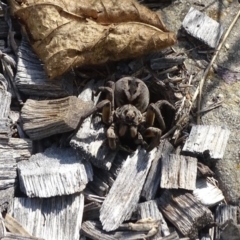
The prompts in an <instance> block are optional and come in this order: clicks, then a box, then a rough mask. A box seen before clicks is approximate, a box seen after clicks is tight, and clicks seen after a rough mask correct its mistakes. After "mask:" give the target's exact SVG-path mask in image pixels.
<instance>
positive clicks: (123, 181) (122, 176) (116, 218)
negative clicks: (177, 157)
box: [100, 148, 156, 231]
mask: <svg viewBox="0 0 240 240" xmlns="http://www.w3.org/2000/svg"><path fill="white" fill-rule="evenodd" d="M155 153H156V148H155V149H153V150H152V151H151V152H149V153H147V152H146V151H145V150H144V149H138V150H136V151H135V152H134V153H133V154H132V155H130V156H129V157H128V158H127V160H126V161H125V163H124V164H123V166H122V168H121V170H120V172H119V174H118V176H117V179H116V180H115V182H114V184H113V186H112V188H111V189H110V192H109V194H108V195H107V197H106V199H105V201H104V202H103V205H102V207H101V210H100V220H101V222H102V225H103V229H104V230H106V231H112V230H115V229H117V228H118V227H119V226H120V224H121V223H122V222H123V221H124V220H125V219H126V217H127V216H129V214H131V213H132V211H133V210H134V209H135V208H136V206H137V203H138V200H139V197H140V193H141V190H142V187H143V184H144V181H145V178H146V176H147V173H148V171H149V168H150V166H151V163H152V160H153V159H154V157H155Z"/></svg>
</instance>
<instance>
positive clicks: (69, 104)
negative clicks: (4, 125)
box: [21, 96, 93, 140]
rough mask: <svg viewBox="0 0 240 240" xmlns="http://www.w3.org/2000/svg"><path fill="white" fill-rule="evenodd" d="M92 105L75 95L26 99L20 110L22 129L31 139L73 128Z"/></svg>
mask: <svg viewBox="0 0 240 240" xmlns="http://www.w3.org/2000/svg"><path fill="white" fill-rule="evenodd" d="M92 107H93V103H92V102H91V101H89V102H84V101H82V100H80V99H78V98H77V97H75V96H70V97H66V98H60V99H56V100H43V101H36V100H32V99H28V100H27V101H26V103H25V104H24V106H23V108H22V112H21V118H22V122H23V129H24V131H25V132H26V134H27V135H28V136H29V137H30V138H31V139H32V140H39V139H42V138H45V137H49V136H51V135H54V134H58V133H65V132H69V131H72V130H75V128H76V127H77V124H78V122H79V119H80V117H81V116H82V115H83V114H85V113H86V112H88V111H89V110H90V109H91V108H92Z"/></svg>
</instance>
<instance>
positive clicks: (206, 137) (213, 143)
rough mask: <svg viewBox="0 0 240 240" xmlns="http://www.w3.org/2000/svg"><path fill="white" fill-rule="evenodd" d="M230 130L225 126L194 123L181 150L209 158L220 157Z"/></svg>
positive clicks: (215, 158)
mask: <svg viewBox="0 0 240 240" xmlns="http://www.w3.org/2000/svg"><path fill="white" fill-rule="evenodd" d="M229 135H230V131H229V130H228V129H226V128H225V127H221V126H211V125H195V126H193V127H192V129H191V132H190V135H189V137H188V139H187V141H186V142H185V144H184V147H183V152H186V153H187V154H190V155H200V156H204V157H205V159H206V158H208V159H209V158H210V159H214V160H217V159H222V158H223V154H224V151H225V148H226V145H227V141H228V138H229Z"/></svg>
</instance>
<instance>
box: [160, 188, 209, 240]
mask: <svg viewBox="0 0 240 240" xmlns="http://www.w3.org/2000/svg"><path fill="white" fill-rule="evenodd" d="M157 204H158V207H159V208H160V210H161V212H162V213H163V215H164V216H165V217H166V218H167V219H168V220H169V221H170V222H171V223H172V224H173V225H174V226H175V227H176V228H177V229H178V230H179V231H180V232H181V233H182V234H183V235H184V236H185V237H189V238H190V239H196V238H197V236H198V231H199V230H200V229H202V228H204V227H205V226H207V225H208V224H210V223H212V222H213V216H212V213H211V211H210V210H209V209H208V208H207V207H205V206H204V205H202V204H201V202H200V201H199V200H197V199H196V198H195V197H194V196H193V195H192V194H191V193H186V192H184V191H180V190H171V191H170V190H165V191H164V193H163V194H162V195H161V197H160V198H159V199H157Z"/></svg>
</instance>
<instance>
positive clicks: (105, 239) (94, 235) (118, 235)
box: [82, 221, 147, 240]
mask: <svg viewBox="0 0 240 240" xmlns="http://www.w3.org/2000/svg"><path fill="white" fill-rule="evenodd" d="M82 233H83V234H84V235H85V236H86V237H89V238H90V239H94V240H99V239H101V240H116V239H121V240H134V239H135V240H139V239H146V234H147V231H140V232H134V231H130V230H128V231H121V230H116V231H112V232H110V233H107V232H106V231H104V230H102V225H101V223H100V222H99V221H85V222H83V224H82Z"/></svg>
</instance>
